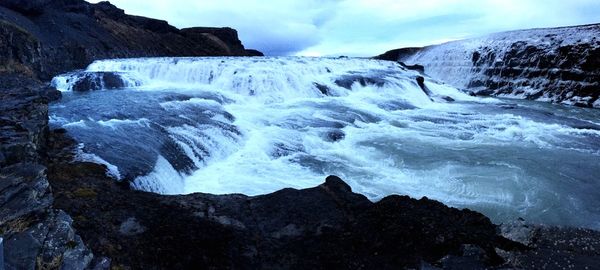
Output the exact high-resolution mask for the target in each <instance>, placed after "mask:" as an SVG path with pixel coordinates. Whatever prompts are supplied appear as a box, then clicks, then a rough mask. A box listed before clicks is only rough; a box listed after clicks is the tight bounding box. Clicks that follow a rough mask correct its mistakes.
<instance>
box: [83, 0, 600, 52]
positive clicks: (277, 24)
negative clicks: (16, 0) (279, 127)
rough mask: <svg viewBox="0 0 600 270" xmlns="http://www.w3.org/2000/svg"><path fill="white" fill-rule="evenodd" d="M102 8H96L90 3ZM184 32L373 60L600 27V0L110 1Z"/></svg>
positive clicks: (267, 47)
mask: <svg viewBox="0 0 600 270" xmlns="http://www.w3.org/2000/svg"><path fill="white" fill-rule="evenodd" d="M90 2H98V1H90ZM111 2H112V3H113V4H115V5H117V6H118V7H120V8H122V9H124V10H125V11H126V12H127V13H129V14H135V15H142V16H147V17H153V18H160V19H164V20H168V21H169V22H170V23H171V24H173V25H175V26H177V27H180V28H183V27H192V26H230V27H233V28H235V29H237V30H238V31H239V34H240V38H241V40H242V41H243V43H244V45H245V46H246V47H247V48H255V49H259V50H261V51H263V52H265V53H266V54H267V55H309V56H331V55H350V56H372V55H377V54H379V53H383V52H385V51H387V50H390V49H394V48H399V47H408V46H423V45H429V44H435V43H441V42H444V41H449V40H455V39H462V38H467V37H474V36H481V35H484V34H487V33H492V32H497V31H504V30H513V29H522V28H532V27H553V26H566V25H576V24H587V23H600V0H417V1H415V0H276V1H266V0H170V1H165V0H111Z"/></svg>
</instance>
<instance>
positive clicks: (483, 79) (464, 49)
mask: <svg viewBox="0 0 600 270" xmlns="http://www.w3.org/2000/svg"><path fill="white" fill-rule="evenodd" d="M378 58H380V59H385V60H394V61H401V62H405V63H406V64H420V65H423V66H424V67H425V72H426V73H427V74H428V75H430V76H431V77H433V78H435V79H439V80H442V81H444V82H447V83H449V84H451V85H453V86H455V87H458V88H463V89H467V90H470V91H473V92H475V93H476V94H480V95H495V96H504V97H514V98H524V99H531V100H540V101H551V102H555V103H563V104H569V105H576V106H582V107H596V108H600V99H599V95H600V24H594V25H584V26H575V27H562V28H549V29H532V30H522V31H512V32H505V33H498V34H492V35H489V36H486V37H482V38H476V39H469V40H463V41H454V42H449V43H445V44H441V45H435V46H429V47H424V48H421V49H415V48H408V49H400V50H394V51H390V52H387V53H386V54H383V55H381V56H378Z"/></svg>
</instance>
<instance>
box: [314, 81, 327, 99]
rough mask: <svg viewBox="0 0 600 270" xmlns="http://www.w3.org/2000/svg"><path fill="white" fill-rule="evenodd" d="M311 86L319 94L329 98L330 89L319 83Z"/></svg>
mask: <svg viewBox="0 0 600 270" xmlns="http://www.w3.org/2000/svg"><path fill="white" fill-rule="evenodd" d="M313 85H314V86H315V87H316V88H317V89H319V92H321V94H323V95H326V96H329V95H330V93H331V89H329V86H327V85H324V84H320V83H313Z"/></svg>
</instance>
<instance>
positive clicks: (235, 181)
mask: <svg viewBox="0 0 600 270" xmlns="http://www.w3.org/2000/svg"><path fill="white" fill-rule="evenodd" d="M84 74H103V75H105V74H113V75H114V76H117V77H118V78H119V79H120V81H121V85H122V88H121V89H120V90H115V91H94V92H86V93H78V92H72V91H71V90H77V89H79V90H82V89H81V88H82V87H81V85H84V86H85V85H89V83H88V84H81V82H82V80H83V79H82V78H86V77H87V75H86V76H84ZM419 76H420V74H418V73H417V72H415V71H409V70H405V69H404V68H402V67H401V66H400V65H398V64H396V63H393V62H384V61H376V60H368V59H328V58H149V59H124V60H105V61H98V62H95V63H93V64H92V65H90V66H89V67H88V68H87V70H85V71H81V72H76V73H71V74H67V75H65V76H59V77H57V78H55V79H54V84H55V86H56V87H57V88H59V90H63V91H67V92H65V94H64V97H63V100H62V101H61V102H60V103H57V104H54V105H53V106H52V108H51V120H52V123H53V124H54V125H55V126H60V127H64V128H66V129H68V130H69V133H70V134H72V136H74V137H75V138H76V139H77V140H78V141H79V142H81V143H82V144H83V146H82V150H81V151H82V153H81V157H82V158H83V159H87V160H95V161H96V162H101V163H104V164H107V165H109V168H110V169H111V171H112V174H113V175H115V176H118V177H121V178H123V179H126V180H130V181H132V185H133V186H134V187H135V188H138V189H142V190H147V191H153V192H159V193H165V194H184V193H192V192H207V193H216V194H224V193H244V194H248V195H257V194H264V193H269V192H272V191H275V190H278V189H281V188H286V187H293V188H305V187H310V186H314V185H317V184H319V183H320V182H322V181H323V179H324V177H325V176H326V175H330V174H335V175H339V176H341V177H342V178H343V179H345V180H346V181H348V183H349V184H350V185H351V186H352V187H353V189H354V191H356V192H359V193H362V194H365V195H366V196H367V197H369V198H370V199H372V200H377V199H380V198H382V197H383V196H386V195H390V194H396V193H397V194H406V195H410V196H413V197H422V196H427V197H429V198H433V199H437V200H440V201H442V202H444V203H447V204H450V205H453V206H456V207H469V208H472V209H475V210H478V211H482V212H484V213H485V214H487V215H488V216H490V217H492V218H493V219H494V220H495V221H497V222H501V221H505V220H512V219H515V218H516V217H519V216H523V217H526V218H528V219H529V220H531V221H534V222H544V223H550V224H564V225H576V226H585V227H592V228H600V188H599V187H600V182H599V181H598V178H599V177H598V176H600V174H599V171H600V164H599V162H598V158H599V156H600V131H599V130H600V123H598V122H597V119H600V118H599V116H600V113H599V112H598V111H595V110H586V109H579V108H568V107H560V106H554V107H551V106H552V105H547V104H540V103H532V102H526V101H514V102H512V101H511V102H510V103H506V101H502V100H497V99H481V98H475V97H470V96H468V95H466V94H464V93H462V92H461V91H459V90H457V89H455V88H451V87H449V86H446V85H443V84H439V83H436V82H434V81H432V80H429V79H426V80H425V83H424V85H422V86H423V87H422V86H419V83H417V78H418V77H419ZM100 81H102V79H100ZM96 85H97V84H96Z"/></svg>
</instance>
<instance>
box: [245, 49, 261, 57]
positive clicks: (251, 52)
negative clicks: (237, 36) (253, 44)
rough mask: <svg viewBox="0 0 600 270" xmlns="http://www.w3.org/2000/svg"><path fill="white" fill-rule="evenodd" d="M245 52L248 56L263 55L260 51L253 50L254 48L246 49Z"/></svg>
mask: <svg viewBox="0 0 600 270" xmlns="http://www.w3.org/2000/svg"><path fill="white" fill-rule="evenodd" d="M246 54H248V56H265V54H264V53H262V52H261V51H258V50H254V49H247V50H246Z"/></svg>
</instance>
